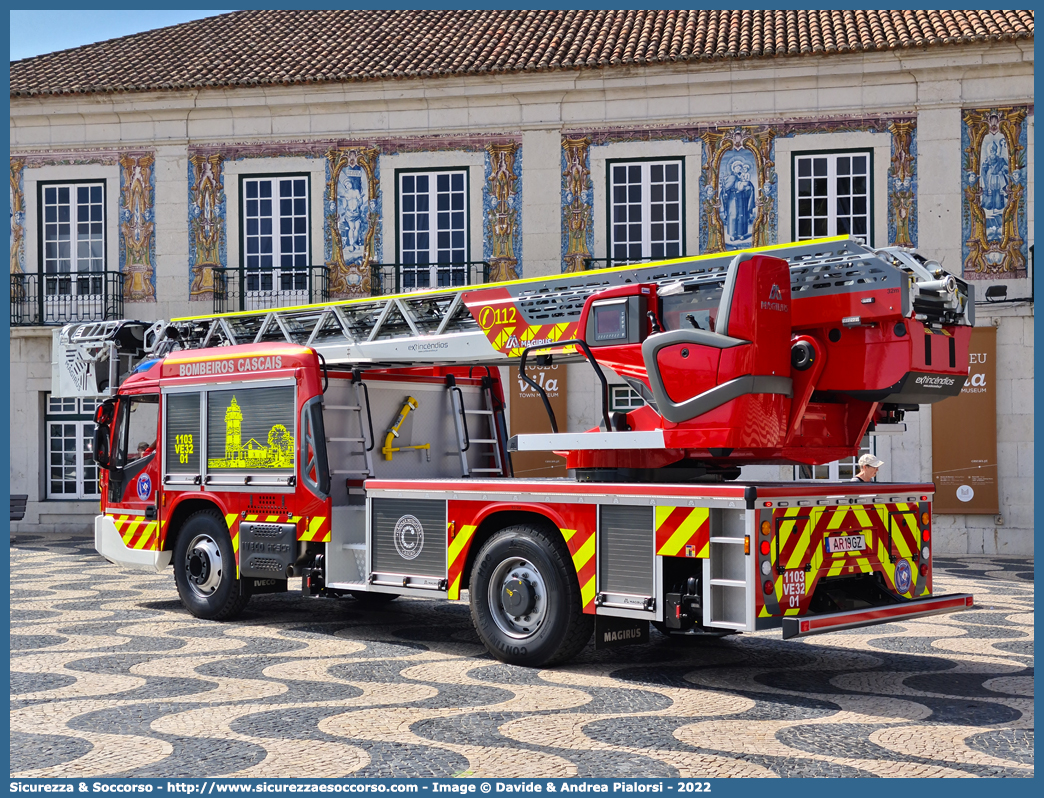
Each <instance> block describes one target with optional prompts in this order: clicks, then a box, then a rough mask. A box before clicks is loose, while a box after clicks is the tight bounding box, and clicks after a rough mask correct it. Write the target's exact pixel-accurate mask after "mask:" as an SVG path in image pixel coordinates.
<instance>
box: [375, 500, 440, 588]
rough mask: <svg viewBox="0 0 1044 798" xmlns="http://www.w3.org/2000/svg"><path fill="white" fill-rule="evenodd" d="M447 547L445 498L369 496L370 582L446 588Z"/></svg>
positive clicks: (409, 586) (387, 584)
mask: <svg viewBox="0 0 1044 798" xmlns="http://www.w3.org/2000/svg"><path fill="white" fill-rule="evenodd" d="M446 548H447V547H446V502H445V500H439V499H387V498H374V499H372V500H371V503H370V551H371V557H372V563H371V568H370V583H371V584H373V585H382V586H389V587H391V586H396V587H405V588H422V589H429V590H446V586H447V581H446Z"/></svg>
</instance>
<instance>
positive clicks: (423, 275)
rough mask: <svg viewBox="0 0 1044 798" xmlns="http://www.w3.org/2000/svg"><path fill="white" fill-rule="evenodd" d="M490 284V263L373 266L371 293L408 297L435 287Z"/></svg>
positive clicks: (463, 262)
mask: <svg viewBox="0 0 1044 798" xmlns="http://www.w3.org/2000/svg"><path fill="white" fill-rule="evenodd" d="M488 282H489V262H488V261H484V260H469V261H460V262H457V263H372V264H370V294H371V295H372V296H386V295H388V294H408V293H410V292H412V291H426V290H428V289H431V288H452V287H454V286H459V285H484V284H485V283H488Z"/></svg>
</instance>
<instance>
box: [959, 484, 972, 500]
mask: <svg viewBox="0 0 1044 798" xmlns="http://www.w3.org/2000/svg"><path fill="white" fill-rule="evenodd" d="M957 498H958V499H960V500H961V501H962V502H970V501H971V500H972V499H974V498H975V490H974V489H973V488H972V486H971V485H961V486H960V487H959V488H957Z"/></svg>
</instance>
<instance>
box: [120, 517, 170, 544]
mask: <svg viewBox="0 0 1044 798" xmlns="http://www.w3.org/2000/svg"><path fill="white" fill-rule="evenodd" d="M109 518H111V519H112V523H113V525H114V526H115V527H116V531H117V532H119V533H120V537H121V538H122V539H123V545H124V546H126V547H127V548H128V549H137V550H140V551H156V550H157V548H158V545H159V535H158V534H157V532H158V530H159V525H158V524H157V523H156V522H155V521H146V520H145V519H144V518H142V517H141V516H140V515H109Z"/></svg>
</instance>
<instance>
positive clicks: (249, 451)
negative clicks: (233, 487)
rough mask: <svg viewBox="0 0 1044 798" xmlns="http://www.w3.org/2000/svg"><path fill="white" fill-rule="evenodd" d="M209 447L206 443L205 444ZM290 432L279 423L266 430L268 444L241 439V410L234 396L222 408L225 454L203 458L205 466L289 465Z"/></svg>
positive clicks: (290, 456) (291, 440)
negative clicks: (205, 461) (227, 404)
mask: <svg viewBox="0 0 1044 798" xmlns="http://www.w3.org/2000/svg"><path fill="white" fill-rule="evenodd" d="M208 448H209V447H208ZM293 465H294V436H293V435H292V434H291V433H290V431H289V430H288V429H287V428H286V427H285V426H283V425H282V424H276V425H275V426H273V427H272V429H270V430H269V431H268V445H267V446H265V445H264V444H261V443H259V442H258V441H257V440H256V439H254V438H251V439H250V440H248V441H246V442H245V443H244V442H243V411H242V410H240V408H239V403H238V402H237V401H236V397H235V396H233V397H232V402H231V404H229V406H228V409H226V410H225V456H224V457H223V458H221V457H210V458H207V467H208V468H244V469H254V468H293Z"/></svg>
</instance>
